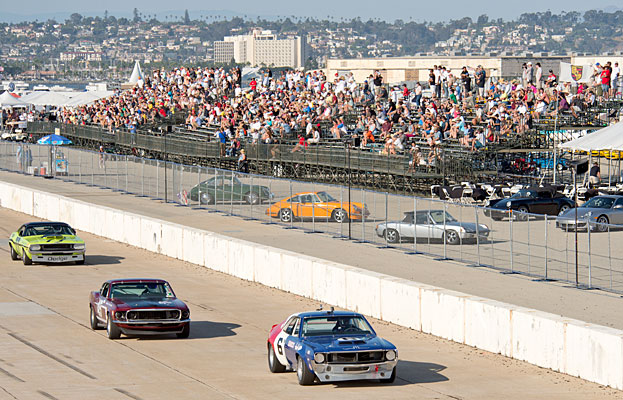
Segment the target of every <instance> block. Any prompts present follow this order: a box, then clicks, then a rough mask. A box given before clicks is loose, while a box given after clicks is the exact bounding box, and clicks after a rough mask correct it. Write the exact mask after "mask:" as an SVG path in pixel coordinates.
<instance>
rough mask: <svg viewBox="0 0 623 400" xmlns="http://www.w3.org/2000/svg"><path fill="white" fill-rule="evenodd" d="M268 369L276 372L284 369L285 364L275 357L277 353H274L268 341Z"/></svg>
mask: <svg viewBox="0 0 623 400" xmlns="http://www.w3.org/2000/svg"><path fill="white" fill-rule="evenodd" d="M268 369H270V372H272V373H274V374H278V373H280V372H284V371H285V370H286V367H285V365H283V364H282V363H281V362H279V360H278V359H277V355H276V354H275V349H274V348H273V345H272V344H270V343H268Z"/></svg>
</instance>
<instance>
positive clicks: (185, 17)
mask: <svg viewBox="0 0 623 400" xmlns="http://www.w3.org/2000/svg"><path fill="white" fill-rule="evenodd" d="M184 23H185V24H186V25H188V24H190V15H188V10H185V11H184Z"/></svg>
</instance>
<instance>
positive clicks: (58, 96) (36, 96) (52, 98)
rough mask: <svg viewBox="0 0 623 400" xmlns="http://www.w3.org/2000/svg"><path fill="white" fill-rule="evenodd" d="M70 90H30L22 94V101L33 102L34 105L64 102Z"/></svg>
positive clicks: (67, 99) (53, 104)
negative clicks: (30, 91) (60, 91)
mask: <svg viewBox="0 0 623 400" xmlns="http://www.w3.org/2000/svg"><path fill="white" fill-rule="evenodd" d="M70 94H71V92H63V93H59V92H48V91H41V92H32V93H29V94H27V95H24V101H26V102H28V103H30V104H33V105H35V106H55V107H58V106H60V105H63V104H65V103H66V102H68V101H69V99H70V98H71V97H70Z"/></svg>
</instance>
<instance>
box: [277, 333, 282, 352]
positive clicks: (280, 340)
mask: <svg viewBox="0 0 623 400" xmlns="http://www.w3.org/2000/svg"><path fill="white" fill-rule="evenodd" d="M277 352H278V353H279V355H281V356H282V355H283V338H282V337H280V338H279V339H277Z"/></svg>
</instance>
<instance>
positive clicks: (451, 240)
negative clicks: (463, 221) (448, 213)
mask: <svg viewBox="0 0 623 400" xmlns="http://www.w3.org/2000/svg"><path fill="white" fill-rule="evenodd" d="M443 239H444V240H445V241H446V243H447V244H451V245H455V244H459V243H461V237H460V236H459V233H458V232H457V231H455V230H453V229H448V230H446V231H445V232H444V234H443Z"/></svg>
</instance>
